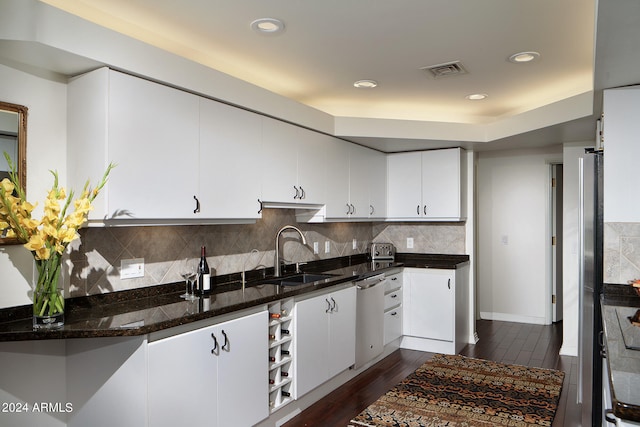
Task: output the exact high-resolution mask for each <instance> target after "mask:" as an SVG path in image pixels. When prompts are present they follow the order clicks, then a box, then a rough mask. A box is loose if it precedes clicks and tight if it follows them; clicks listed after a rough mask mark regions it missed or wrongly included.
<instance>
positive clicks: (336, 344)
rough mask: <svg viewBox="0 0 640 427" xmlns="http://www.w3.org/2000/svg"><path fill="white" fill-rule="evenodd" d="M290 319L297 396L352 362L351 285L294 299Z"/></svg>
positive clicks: (353, 306)
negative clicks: (293, 341)
mask: <svg viewBox="0 0 640 427" xmlns="http://www.w3.org/2000/svg"><path fill="white" fill-rule="evenodd" d="M294 319H295V320H294V321H295V324H296V327H295V360H296V363H295V370H296V375H295V377H296V397H301V396H303V395H304V394H306V393H308V392H309V391H311V390H313V389H314V388H316V387H317V386H319V385H320V384H322V383H324V382H325V381H327V380H329V379H331V378H333V377H334V376H336V375H337V374H339V373H340V372H342V371H344V370H345V369H347V368H348V367H349V366H351V365H353V364H354V363H355V348H356V338H355V336H356V289H355V287H349V288H346V289H343V290H340V291H336V292H331V293H327V294H323V295H319V296H316V297H312V298H309V299H305V300H302V301H298V302H296V304H295V314H294Z"/></svg>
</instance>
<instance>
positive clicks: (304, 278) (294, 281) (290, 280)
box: [263, 273, 334, 286]
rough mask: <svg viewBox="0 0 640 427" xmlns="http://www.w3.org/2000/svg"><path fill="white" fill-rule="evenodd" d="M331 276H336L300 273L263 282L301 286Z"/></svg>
mask: <svg viewBox="0 0 640 427" xmlns="http://www.w3.org/2000/svg"><path fill="white" fill-rule="evenodd" d="M331 277H334V276H333V274H316V273H300V274H296V275H293V276H288V277H278V278H276V279H271V280H267V281H264V282H263V283H273V284H277V285H280V286H299V285H305V284H307V283H313V282H317V281H320V280H325V279H330V278H331Z"/></svg>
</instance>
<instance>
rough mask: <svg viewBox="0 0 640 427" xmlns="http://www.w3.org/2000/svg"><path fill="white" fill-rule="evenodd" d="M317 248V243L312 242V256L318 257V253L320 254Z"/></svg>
mask: <svg viewBox="0 0 640 427" xmlns="http://www.w3.org/2000/svg"><path fill="white" fill-rule="evenodd" d="M319 248H320V247H319V245H318V242H313V253H314V255H318V253H319V252H320V249H319Z"/></svg>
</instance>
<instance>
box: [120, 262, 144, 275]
mask: <svg viewBox="0 0 640 427" xmlns="http://www.w3.org/2000/svg"><path fill="white" fill-rule="evenodd" d="M136 277H144V258H133V259H123V260H121V261H120V279H133V278H136Z"/></svg>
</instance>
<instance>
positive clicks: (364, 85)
mask: <svg viewBox="0 0 640 427" xmlns="http://www.w3.org/2000/svg"><path fill="white" fill-rule="evenodd" d="M353 85H354V86H355V87H357V88H360V89H373V88H374V87H376V86H378V82H377V81H375V80H358V81H357V82H355V83H354V84H353Z"/></svg>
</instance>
